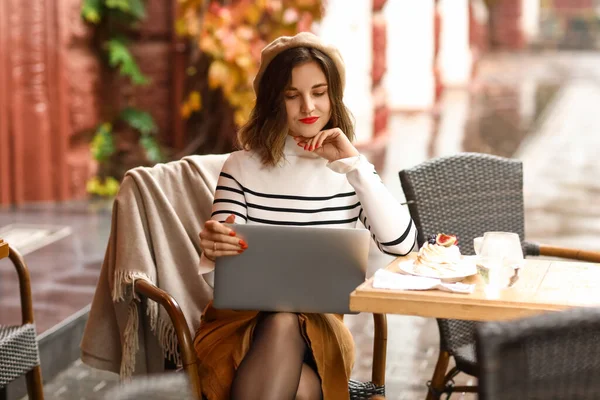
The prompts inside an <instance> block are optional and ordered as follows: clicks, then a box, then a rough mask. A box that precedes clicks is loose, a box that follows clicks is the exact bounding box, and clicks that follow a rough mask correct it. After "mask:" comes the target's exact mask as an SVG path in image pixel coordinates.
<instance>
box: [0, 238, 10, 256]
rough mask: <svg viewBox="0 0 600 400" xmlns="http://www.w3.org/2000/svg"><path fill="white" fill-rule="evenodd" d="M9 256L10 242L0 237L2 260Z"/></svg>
mask: <svg viewBox="0 0 600 400" xmlns="http://www.w3.org/2000/svg"><path fill="white" fill-rule="evenodd" d="M6 257H8V243H6V242H5V241H4V240H3V239H0V260H1V259H3V258H6Z"/></svg>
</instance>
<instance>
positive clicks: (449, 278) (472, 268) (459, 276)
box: [398, 256, 477, 282]
mask: <svg viewBox="0 0 600 400" xmlns="http://www.w3.org/2000/svg"><path fill="white" fill-rule="evenodd" d="M414 261H415V260H408V261H403V262H401V263H399V264H398V268H400V271H402V272H404V273H405V274H409V275H414V276H422V277H424V278H434V279H440V280H441V281H443V282H460V281H462V280H463V279H465V278H466V277H468V276H471V275H475V274H476V273H477V265H475V258H474V257H469V256H464V257H463V259H462V262H461V265H460V270H459V271H455V272H450V271H449V272H448V274H444V275H438V274H431V275H429V274H420V273H418V272H416V271H415V270H414V267H415V264H414Z"/></svg>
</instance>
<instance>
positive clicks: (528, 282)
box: [350, 254, 600, 321]
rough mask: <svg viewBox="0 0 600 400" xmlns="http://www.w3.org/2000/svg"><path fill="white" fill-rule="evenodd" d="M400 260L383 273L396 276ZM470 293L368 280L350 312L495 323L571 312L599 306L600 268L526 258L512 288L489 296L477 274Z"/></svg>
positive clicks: (353, 297) (357, 292) (471, 279)
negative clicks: (397, 286) (408, 287)
mask: <svg viewBox="0 0 600 400" xmlns="http://www.w3.org/2000/svg"><path fill="white" fill-rule="evenodd" d="M414 257H415V255H414V254H411V255H410V256H407V257H399V258H397V259H396V260H394V261H393V262H392V263H390V264H389V265H388V266H387V267H386V269H387V270H389V271H393V272H398V271H399V269H398V266H397V265H398V263H399V262H401V261H405V260H407V259H409V258H414ZM463 282H464V283H475V284H476V286H475V291H474V292H473V293H471V294H458V293H450V292H443V291H440V290H426V291H425V290H423V291H419V290H413V291H410V290H388V289H374V288H373V278H370V279H368V280H367V281H366V282H365V283H363V284H362V285H360V286H359V287H358V288H356V290H355V291H354V292H352V294H351V295H350V309H351V310H352V311H358V312H369V313H381V314H403V315H417V316H422V317H434V318H452V319H467V320H475V321H495V320H507V319H514V318H520V317H526V316H530V315H534V314H540V313H542V312H547V311H559V310H564V309H566V308H570V307H583V306H600V264H593V263H585V262H571V261H550V260H536V259H527V260H526V261H525V264H524V266H523V267H522V268H521V270H520V272H519V280H518V281H517V282H516V283H515V284H514V285H513V286H512V287H510V288H506V289H502V290H495V291H492V290H491V288H490V287H486V285H484V284H483V282H482V280H481V277H480V276H479V275H474V276H471V277H468V278H466V279H465V280H464V281H463Z"/></svg>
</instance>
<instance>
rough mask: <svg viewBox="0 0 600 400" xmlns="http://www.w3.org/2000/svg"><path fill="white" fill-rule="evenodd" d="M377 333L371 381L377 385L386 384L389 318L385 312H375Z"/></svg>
mask: <svg viewBox="0 0 600 400" xmlns="http://www.w3.org/2000/svg"><path fill="white" fill-rule="evenodd" d="M373 319H374V322H375V334H374V338H373V372H372V376H371V381H372V382H373V383H374V384H375V385H377V386H384V385H385V363H386V356H387V318H386V316H385V314H373Z"/></svg>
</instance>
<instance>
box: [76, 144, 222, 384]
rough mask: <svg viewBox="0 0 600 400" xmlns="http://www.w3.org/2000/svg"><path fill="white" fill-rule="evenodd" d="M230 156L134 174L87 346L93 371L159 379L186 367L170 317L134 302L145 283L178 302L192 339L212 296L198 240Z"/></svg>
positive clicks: (124, 188)
mask: <svg viewBox="0 0 600 400" xmlns="http://www.w3.org/2000/svg"><path fill="white" fill-rule="evenodd" d="M227 157H228V155H208V156H190V157H185V158H183V159H182V160H179V161H174V162H171V163H167V164H159V165H157V166H155V167H152V168H143V167H140V168H135V169H133V170H131V171H129V172H128V173H127V174H126V176H125V178H124V180H123V182H122V184H121V188H120V190H119V193H118V195H117V197H116V199H115V201H114V204H113V210H112V225H111V231H110V237H109V241H108V246H107V249H106V254H105V257H104V263H103V265H102V269H101V273H100V278H99V281H98V285H97V287H96V293H95V295H94V299H93V301H92V305H91V309H90V314H89V319H88V321H87V325H86V327H85V331H84V335H83V340H82V343H81V352H82V354H81V359H82V360H83V362H85V363H86V364H88V365H90V366H92V367H94V368H99V369H103V370H108V371H113V372H117V373H120V375H121V377H122V378H127V377H130V376H132V375H134V374H136V375H137V374H146V373H152V372H160V371H162V370H163V369H164V359H165V357H167V358H170V359H172V360H174V361H175V362H177V363H178V364H179V361H180V360H179V355H178V353H177V337H176V335H175V331H174V328H173V325H172V324H171V320H170V319H169V316H168V315H167V313H166V311H165V310H164V309H163V308H162V307H159V306H158V305H157V304H156V303H155V302H153V301H150V300H146V299H141V298H139V296H136V295H134V293H133V290H132V286H133V285H135V281H136V280H138V279H144V280H147V281H149V282H152V283H154V284H155V285H157V286H158V287H159V288H161V289H163V290H165V291H166V292H167V293H169V294H171V295H172V296H173V297H174V298H175V299H176V301H177V302H178V303H179V305H180V307H181V310H182V311H183V313H184V315H185V317H186V320H187V322H188V326H189V329H190V332H191V334H192V337H193V335H194V333H195V332H196V330H197V329H198V326H199V323H200V317H201V314H202V311H203V310H204V307H205V306H206V305H207V304H208V303H209V302H210V300H211V299H212V288H211V287H210V286H209V285H208V284H207V283H206V281H205V280H204V278H203V276H202V275H199V274H198V271H197V267H198V262H199V259H200V247H199V237H198V234H199V233H200V230H201V229H202V226H203V224H204V221H206V220H207V219H209V218H210V212H211V205H212V201H213V196H214V192H215V188H216V185H217V180H218V177H219V172H220V171H221V168H222V166H223V163H224V162H225V160H226V159H227Z"/></svg>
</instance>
